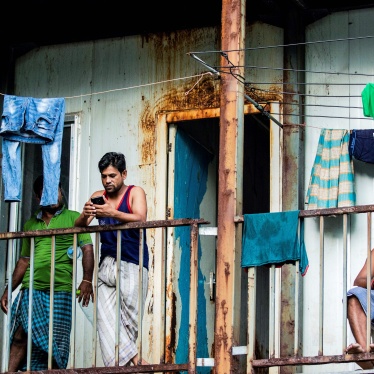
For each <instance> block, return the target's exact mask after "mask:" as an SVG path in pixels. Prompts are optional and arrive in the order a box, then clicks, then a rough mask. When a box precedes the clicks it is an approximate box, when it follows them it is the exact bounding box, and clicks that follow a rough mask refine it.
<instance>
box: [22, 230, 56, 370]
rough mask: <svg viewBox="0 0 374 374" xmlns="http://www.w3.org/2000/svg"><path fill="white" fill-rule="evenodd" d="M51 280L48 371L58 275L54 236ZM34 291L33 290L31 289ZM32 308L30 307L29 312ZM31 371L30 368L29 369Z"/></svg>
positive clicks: (54, 239)
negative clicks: (56, 278) (56, 275)
mask: <svg viewBox="0 0 374 374" xmlns="http://www.w3.org/2000/svg"><path fill="white" fill-rule="evenodd" d="M51 251H52V254H51V280H50V290H49V333H48V369H49V370H50V369H52V359H53V324H54V321H53V314H54V310H55V274H56V236H55V235H53V236H52V242H51ZM30 292H33V291H32V288H31V289H30ZM31 307H32V306H29V311H30V310H32V309H31ZM28 369H29V370H30V368H28Z"/></svg>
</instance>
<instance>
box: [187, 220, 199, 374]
mask: <svg viewBox="0 0 374 374" xmlns="http://www.w3.org/2000/svg"><path fill="white" fill-rule="evenodd" d="M198 234H199V228H198V226H197V224H194V225H191V226H190V307H189V312H190V313H189V314H190V316H189V325H190V327H189V338H188V361H189V366H188V374H193V373H196V350H197V336H196V335H197V287H198V262H199V259H198V253H197V251H198Z"/></svg>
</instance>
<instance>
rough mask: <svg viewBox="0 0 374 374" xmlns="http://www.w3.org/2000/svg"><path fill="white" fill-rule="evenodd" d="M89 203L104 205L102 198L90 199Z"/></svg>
mask: <svg viewBox="0 0 374 374" xmlns="http://www.w3.org/2000/svg"><path fill="white" fill-rule="evenodd" d="M91 201H92V203H93V204H96V205H103V204H105V201H104V198H103V197H102V196H96V197H91Z"/></svg>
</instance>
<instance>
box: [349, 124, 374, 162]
mask: <svg viewBox="0 0 374 374" xmlns="http://www.w3.org/2000/svg"><path fill="white" fill-rule="evenodd" d="M349 154H350V156H351V157H353V158H354V159H355V160H360V161H363V162H368V163H371V164H374V130H373V129H371V130H352V131H351V135H350V137H349Z"/></svg>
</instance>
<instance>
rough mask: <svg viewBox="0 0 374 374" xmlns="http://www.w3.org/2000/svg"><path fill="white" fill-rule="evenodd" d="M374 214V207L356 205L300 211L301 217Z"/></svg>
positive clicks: (240, 217) (237, 218) (242, 218)
mask: <svg viewBox="0 0 374 374" xmlns="http://www.w3.org/2000/svg"><path fill="white" fill-rule="evenodd" d="M367 212H374V205H356V206H347V207H342V208H326V209H311V210H300V212H299V217H300V218H301V217H305V218H310V217H319V216H340V215H343V214H347V213H354V214H355V213H367ZM234 222H237V223H240V222H244V216H235V217H234Z"/></svg>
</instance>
